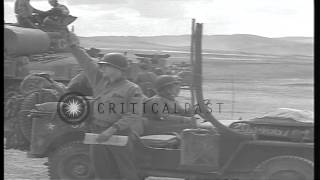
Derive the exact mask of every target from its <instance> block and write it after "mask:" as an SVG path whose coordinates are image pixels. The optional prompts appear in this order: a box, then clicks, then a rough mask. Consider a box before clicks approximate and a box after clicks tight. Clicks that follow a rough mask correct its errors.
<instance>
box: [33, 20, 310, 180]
mask: <svg viewBox="0 0 320 180" xmlns="http://www.w3.org/2000/svg"><path fill="white" fill-rule="evenodd" d="M192 37H193V38H192V40H193V42H194V49H192V51H193V52H194V55H195V58H194V59H195V60H194V62H192V64H193V66H192V70H193V79H192V86H193V87H194V88H192V90H193V91H194V93H193V94H194V95H195V97H194V98H195V99H196V102H197V103H198V106H199V107H200V109H202V110H203V111H202V113H200V116H201V117H202V118H203V120H205V121H207V122H209V123H211V128H207V129H204V128H201V127H203V126H201V123H200V124H199V129H186V130H183V131H182V132H181V133H180V136H176V135H171V134H156V135H147V136H142V137H140V140H139V141H138V142H137V143H136V144H135V149H136V150H137V151H136V154H135V155H136V156H137V166H138V169H139V171H140V174H142V175H144V176H145V177H147V176H156V177H177V178H185V179H189V180H204V179H207V180H219V179H237V180H241V179H252V180H273V179H277V180H280V179H281V180H293V179H299V180H311V179H313V176H314V143H313V142H312V141H310V140H306V141H305V140H301V139H300V140H294V141H292V140H290V139H279V138H268V139H266V138H265V137H264V136H261V135H259V133H257V131H246V132H240V131H238V130H236V129H237V128H235V127H237V126H236V125H235V124H233V125H231V126H230V127H231V128H230V127H228V126H226V125H225V124H223V123H222V121H219V120H217V119H216V118H215V117H214V116H213V115H212V113H210V111H209V110H208V107H207V106H206V105H205V104H204V101H203V99H204V97H203V94H202V77H201V76H202V65H201V64H202V56H201V37H202V24H198V23H197V24H196V26H195V29H194V34H193V35H192ZM40 107H41V106H40ZM40 107H39V108H36V109H35V110H31V111H29V113H30V118H31V119H32V121H33V125H32V134H31V144H30V151H29V155H30V157H48V159H49V162H48V166H49V175H50V178H52V179H93V177H94V174H93V172H92V168H91V165H90V158H89V155H88V145H86V144H83V140H84V139H83V138H84V136H85V133H86V132H88V127H89V125H90V119H91V118H92V117H91V116H90V115H89V117H88V118H87V120H86V121H84V122H82V123H80V124H75V125H72V124H67V123H65V122H64V121H62V120H61V119H60V118H59V116H57V113H56V112H50V111H49V109H50V108H40ZM258 121H260V120H257V121H250V122H252V123H253V124H257V123H258ZM248 122H249V121H248ZM262 122H263V121H261V123H262ZM278 125H279V124H278ZM295 126H296V127H297V126H299V125H298V124H295ZM300 127H301V128H302V126H300ZM303 128H305V126H304V125H303Z"/></svg>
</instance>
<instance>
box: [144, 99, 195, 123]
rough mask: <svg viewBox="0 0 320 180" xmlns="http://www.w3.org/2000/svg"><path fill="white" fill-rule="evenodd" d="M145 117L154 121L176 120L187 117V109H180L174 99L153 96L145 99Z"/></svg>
mask: <svg viewBox="0 0 320 180" xmlns="http://www.w3.org/2000/svg"><path fill="white" fill-rule="evenodd" d="M144 105H145V116H146V117H148V118H151V119H154V120H178V119H184V117H186V116H189V114H188V109H189V108H188V107H182V106H181V105H180V104H179V103H178V102H177V101H176V100H175V99H174V98H170V97H164V96H160V95H155V96H153V97H151V98H149V99H147V100H146V101H145V103H144Z"/></svg>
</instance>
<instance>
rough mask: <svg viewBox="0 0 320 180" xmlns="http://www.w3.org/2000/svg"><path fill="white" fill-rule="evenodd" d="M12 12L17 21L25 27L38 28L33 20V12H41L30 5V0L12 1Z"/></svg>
mask: <svg viewBox="0 0 320 180" xmlns="http://www.w3.org/2000/svg"><path fill="white" fill-rule="evenodd" d="M14 12H15V14H16V17H17V21H18V23H19V24H20V25H21V26H23V27H27V28H38V27H37V26H36V25H35V24H34V22H33V17H32V14H33V13H42V11H40V10H37V9H35V8H34V7H32V6H31V4H30V0H16V1H15V3H14Z"/></svg>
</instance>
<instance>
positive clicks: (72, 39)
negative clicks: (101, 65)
mask: <svg viewBox="0 0 320 180" xmlns="http://www.w3.org/2000/svg"><path fill="white" fill-rule="evenodd" d="M68 43H69V46H70V48H71V52H72V54H73V56H74V57H75V58H76V60H77V61H78V63H79V64H80V66H81V67H82V68H83V69H84V72H85V74H86V75H87V77H88V80H89V82H90V83H91V85H92V86H94V85H95V83H96V76H97V73H98V72H99V71H98V66H97V64H96V63H95V62H94V61H93V60H92V59H91V58H90V56H89V55H88V54H87V52H86V51H85V50H84V49H83V48H81V47H80V46H79V39H78V38H77V36H76V35H75V34H73V33H70V34H69V37H68Z"/></svg>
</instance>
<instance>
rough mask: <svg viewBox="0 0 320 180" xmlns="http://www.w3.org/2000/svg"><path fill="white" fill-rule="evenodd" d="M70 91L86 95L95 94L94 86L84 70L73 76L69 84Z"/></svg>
mask: <svg viewBox="0 0 320 180" xmlns="http://www.w3.org/2000/svg"><path fill="white" fill-rule="evenodd" d="M67 89H68V92H77V93H80V94H82V95H84V96H93V91H92V87H91V85H90V83H89V81H88V78H87V76H86V74H85V73H84V72H81V73H79V74H78V75H76V76H75V77H74V78H72V79H71V80H70V82H69V84H68V88H67Z"/></svg>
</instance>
